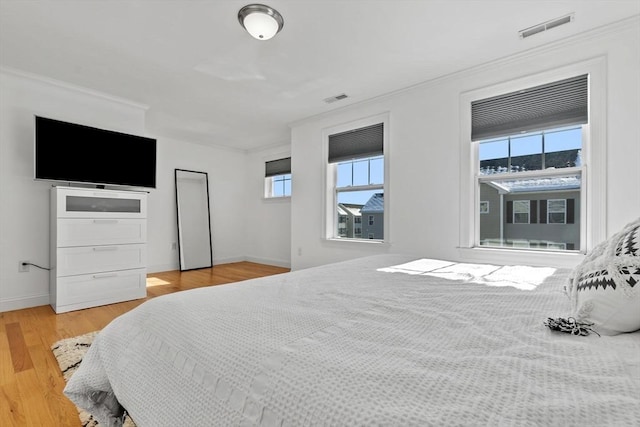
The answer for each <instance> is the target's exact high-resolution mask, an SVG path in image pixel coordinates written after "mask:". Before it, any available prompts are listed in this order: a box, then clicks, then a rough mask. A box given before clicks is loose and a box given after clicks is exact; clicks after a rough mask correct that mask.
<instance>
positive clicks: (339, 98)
mask: <svg viewBox="0 0 640 427" xmlns="http://www.w3.org/2000/svg"><path fill="white" fill-rule="evenodd" d="M347 97H348V95H346V94H344V93H341V94H340V95H336V96H330V97H329V98H325V99H324V102H326V103H327V104H331V103H332V102H336V101H340V100H343V99H345V98H347Z"/></svg>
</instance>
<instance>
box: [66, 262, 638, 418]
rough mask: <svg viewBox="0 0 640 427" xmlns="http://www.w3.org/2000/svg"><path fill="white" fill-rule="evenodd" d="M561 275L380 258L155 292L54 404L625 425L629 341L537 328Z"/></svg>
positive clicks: (103, 339) (111, 414) (551, 311)
mask: <svg viewBox="0 0 640 427" xmlns="http://www.w3.org/2000/svg"><path fill="white" fill-rule="evenodd" d="M569 272H570V271H569V270H566V269H560V270H555V269H551V268H534V267H526V266H511V267H498V266H490V265H479V264H476V265H472V264H456V263H452V262H448V261H440V260H430V259H422V260H420V259H415V258H413V257H409V256H404V255H377V256H371V257H366V258H361V259H357V260H352V261H345V262H341V263H337V264H331V265H327V266H322V267H316V268H310V269H306V270H300V271H295V272H291V273H286V274H281V275H277V276H270V277H265V278H261V279H254V280H248V281H245V282H239V283H234V284H229V285H224V286H216V287H211V288H201V289H195V290H190V291H184V292H179V293H175V294H171V295H167V296H163V297H158V298H154V299H152V300H150V301H148V302H145V303H144V304H142V305H141V306H139V307H138V308H136V309H134V310H132V311H131V312H129V313H126V314H124V315H122V316H120V317H119V318H117V319H115V320H114V321H113V322H112V323H111V324H109V325H108V326H107V327H106V328H105V329H103V330H102V331H101V332H100V334H99V335H98V336H97V337H96V339H95V341H94V343H93V345H92V346H91V348H90V349H89V351H88V352H87V354H86V356H85V358H84V360H83V362H82V364H81V366H80V368H79V369H78V371H77V372H76V373H75V374H74V375H73V377H72V378H71V380H70V381H69V383H68V385H67V387H66V388H65V394H66V395H67V396H68V397H69V398H70V399H71V400H72V401H73V402H74V403H76V405H78V406H80V407H82V408H84V409H86V410H88V411H89V412H91V413H93V414H94V416H95V417H97V418H98V420H99V421H100V423H101V424H102V425H119V423H120V422H121V421H120V419H121V414H122V411H123V408H126V410H127V412H128V413H129V414H130V416H131V418H132V419H133V420H134V421H135V423H136V424H137V425H138V426H140V427H144V426H154V427H158V426H244V425H247V426H256V425H259V426H263V425H264V426H317V425H335V426H347V425H349V426H372V425H380V426H430V425H433V426H449V425H462V426H521V425H522V426H524V425H527V426H627V425H628V426H632V425H634V426H637V425H638V424H639V423H640V332H634V333H627V334H621V335H617V336H601V337H599V336H598V335H596V334H590V335H589V336H574V335H571V334H566V333H561V332H555V331H551V330H550V329H549V328H548V327H546V326H545V324H544V323H545V321H546V320H547V319H548V318H549V317H566V316H567V314H568V312H569V307H570V303H569V299H568V298H567V296H566V295H565V294H564V291H563V286H564V285H565V284H566V281H567V277H568V275H569Z"/></svg>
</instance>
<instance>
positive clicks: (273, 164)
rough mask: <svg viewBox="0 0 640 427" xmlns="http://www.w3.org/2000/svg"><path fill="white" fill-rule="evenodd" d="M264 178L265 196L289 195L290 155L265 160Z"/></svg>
mask: <svg viewBox="0 0 640 427" xmlns="http://www.w3.org/2000/svg"><path fill="white" fill-rule="evenodd" d="M264 179H265V183H264V196H265V197H266V198H274V197H289V196H291V157H286V158H283V159H278V160H271V161H268V162H266V163H265V178H264Z"/></svg>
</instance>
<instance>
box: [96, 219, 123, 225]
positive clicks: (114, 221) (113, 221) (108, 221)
mask: <svg viewBox="0 0 640 427" xmlns="http://www.w3.org/2000/svg"><path fill="white" fill-rule="evenodd" d="M93 223H94V224H117V223H118V220H117V219H94V220H93Z"/></svg>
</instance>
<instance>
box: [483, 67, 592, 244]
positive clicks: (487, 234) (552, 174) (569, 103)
mask: <svg viewBox="0 0 640 427" xmlns="http://www.w3.org/2000/svg"><path fill="white" fill-rule="evenodd" d="M587 77H588V76H587V75H579V76H576V77H571V78H567V79H564V80H560V81H554V82H552V83H546V84H543V85H539V86H535V87H530V88H526V89H522V90H518V91H515V92H509V93H506V94H502V95H498V96H494V97H491V98H484V99H479V100H476V101H472V102H471V127H472V131H471V134H472V144H473V145H474V147H475V148H474V149H473V150H471V151H472V153H474V154H473V155H474V156H476V155H477V157H476V160H475V168H476V170H475V171H473V173H474V175H475V176H476V178H475V185H476V190H475V193H476V200H489V199H490V200H495V201H496V203H497V204H498V206H504V208H503V209H494V210H493V211H492V212H491V213H487V212H484V211H483V208H482V204H481V203H480V204H478V205H476V206H477V208H476V209H477V210H476V211H475V212H474V215H475V217H476V218H477V220H476V221H475V224H477V230H476V233H477V236H478V237H477V243H476V245H479V246H498V247H503V248H519V249H522V248H530V249H532V250H535V249H536V248H542V247H544V248H552V249H558V250H562V248H568V247H572V248H574V247H577V248H580V242H581V236H582V230H581V225H580V221H579V218H578V216H576V221H573V222H572V223H571V224H569V223H567V221H566V219H567V210H568V208H567V200H572V202H573V201H575V202H576V209H580V207H579V203H580V200H582V198H581V197H580V195H581V193H582V192H583V191H584V183H583V180H582V175H583V162H582V158H583V150H584V144H583V134H584V126H586V125H587V120H588V102H587V101H588V96H587V95H588V93H587V88H588V78H587ZM558 196H561V197H562V196H566V197H564V198H561V197H558ZM487 207H488V206H487ZM481 214H482V215H481ZM524 224H528V225H527V226H526V227H523V226H522V225H524ZM540 224H561V225H563V226H564V227H565V229H564V230H562V232H560V233H559V232H558V229H557V228H555V227H554V228H550V227H546V226H544V225H542V226H541V225H540ZM560 237H562V238H563V239H565V241H566V239H569V240H571V245H567V244H565V242H559V241H556V240H554V239H559V238H560ZM540 242H548V243H547V244H545V245H544V246H543V245H541V244H540ZM565 250H566V249H565Z"/></svg>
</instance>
